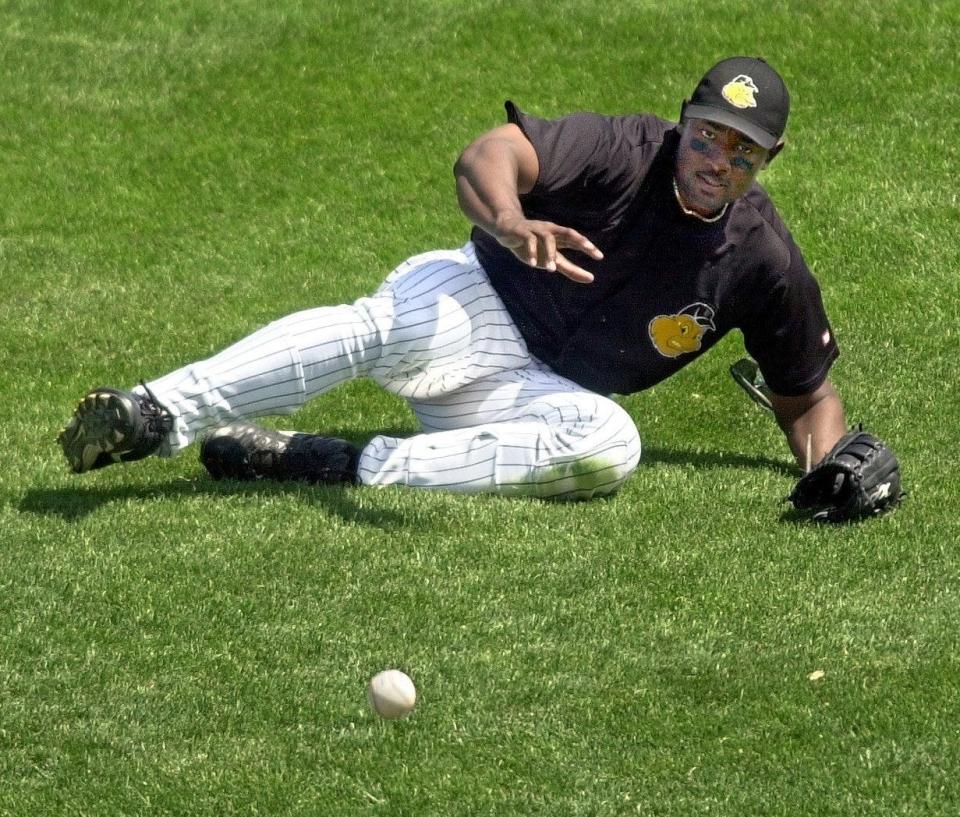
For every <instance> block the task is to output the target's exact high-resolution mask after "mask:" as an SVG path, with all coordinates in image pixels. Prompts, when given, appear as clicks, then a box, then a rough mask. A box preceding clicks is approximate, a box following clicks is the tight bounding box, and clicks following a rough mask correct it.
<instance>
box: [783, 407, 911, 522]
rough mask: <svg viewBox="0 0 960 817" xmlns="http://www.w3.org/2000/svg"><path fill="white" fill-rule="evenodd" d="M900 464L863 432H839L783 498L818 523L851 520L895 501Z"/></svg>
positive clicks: (898, 495) (900, 493)
mask: <svg viewBox="0 0 960 817" xmlns="http://www.w3.org/2000/svg"><path fill="white" fill-rule="evenodd" d="M903 497H904V493H903V491H901V490H900V464H899V463H898V462H897V457H896V455H895V454H894V453H893V451H891V450H890V448H889V447H887V445H886V444H885V443H884V442H883V441H882V440H879V439H878V438H877V437H874V436H873V435H872V434H870V433H868V432H866V431H864V430H863V426H861V427H860V428H858V429H854V430H852V431H850V432H848V433H846V434H844V435H843V436H842V437H841V438H840V440H839V441H838V442H837V444H836V445H835V446H834V447H833V448H832V449H831V450H830V452H829V453H828V454H827V455H826V456H825V457H824V458H823V459H822V460H820V462H819V463H817V464H816V465H815V466H814V467H813V468H812V469H811V470H810V472H809V473H807V474H805V475H804V476H803V477H801V478H800V481H799V482H798V483H797V485H796V487H795V488H794V489H793V492H792V493H791V494H790V496H788V497H787V499H788V500H789V501H790V502H792V503H793V507H794V508H796V509H797V510H800V511H813V514H812V518H813V519H814V520H816V521H818V522H854V521H856V520H858V519H863V518H865V517H868V516H875V515H876V514H880V513H883V512H884V511H887V510H890V509H892V508H894V507H896V506H897V505H899V504H900V501H901V500H902V499H903Z"/></svg>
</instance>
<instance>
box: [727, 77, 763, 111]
mask: <svg viewBox="0 0 960 817" xmlns="http://www.w3.org/2000/svg"><path fill="white" fill-rule="evenodd" d="M759 92H760V91H759V89H758V88H757V85H756V83H755V82H754V81H753V79H751V78H750V77H748V76H747V75H746V74H738V75H737V76H735V77H734V78H733V79H732V80H730V82H728V83H727V84H726V85H724V86H723V88H722V89H721V90H720V93H721V94H723V98H724V99H725V100H727V102H729V103H730V104H731V105H733V107H735V108H756V107H757V98H756V96H755V94H758V93H759Z"/></svg>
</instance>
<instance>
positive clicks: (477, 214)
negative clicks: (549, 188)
mask: <svg viewBox="0 0 960 817" xmlns="http://www.w3.org/2000/svg"><path fill="white" fill-rule="evenodd" d="M539 174H540V162H539V159H538V158H537V153H536V151H535V150H534V148H533V145H531V144H530V142H529V140H528V139H527V137H526V136H524V135H523V131H521V130H520V128H518V127H517V126H516V125H513V124H510V125H501V126H500V127H498V128H494V129H493V130H491V131H488V132H487V133H485V134H483V135H482V136H480V137H478V138H477V139H475V140H474V141H473V142H471V143H470V144H469V145H468V146H467V147H466V148H465V149H464V151H463V153H461V154H460V157H459V158H458V159H457V163H456V165H455V166H454V175H455V177H456V180H457V198H458V200H459V202H460V209H461V210H463V213H464V215H466V217H467V218H468V219H470V221H471V222H473V223H474V224H476V225H477V226H478V227H480V228H481V229H482V230H485V231H486V232H488V233H490V235H492V236H493V237H494V238H496V239H497V241H499V242H500V243H501V244H502V245H503V246H504V247H506V248H507V249H509V250H510V251H511V252H512V253H513V254H514V255H516V256H517V258H519V259H520V260H521V261H523V262H524V263H525V264H529V265H530V266H531V267H539V268H541V269H546V270H550V271H551V272H559V273H560V274H561V275H565V276H566V277H567V278H570V279H571V280H573V281H577V282H579V283H590V282H591V281H592V280H593V275H592V274H591V273H590V272H588V271H587V270H585V269H583V268H582V267H580V266H578V265H576V264H574V263H572V262H571V261H570V260H569V259H568V258H566V257H565V256H564V255H563V253H561V252H560V250H561V249H574V250H579V251H581V252H583V253H585V254H587V255H589V256H590V257H591V258H596V259H598V260H599V259H601V258H603V253H601V252H600V250H599V249H598V248H597V247H595V246H594V245H593V243H592V242H590V241H589V240H588V239H587V238H586V237H585V236H583V235H581V234H580V233H578V232H577V231H576V230H573V229H571V228H570V227H563V226H561V225H559V224H554V223H552V222H549V221H536V220H530V219H528V218H527V217H526V215H525V214H524V212H523V207H522V206H521V204H520V194H522V193H529V192H530V190H532V189H533V186H534V184H536V181H537V177H538V176H539Z"/></svg>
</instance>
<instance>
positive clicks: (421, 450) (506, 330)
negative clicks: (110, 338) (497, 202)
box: [147, 244, 640, 498]
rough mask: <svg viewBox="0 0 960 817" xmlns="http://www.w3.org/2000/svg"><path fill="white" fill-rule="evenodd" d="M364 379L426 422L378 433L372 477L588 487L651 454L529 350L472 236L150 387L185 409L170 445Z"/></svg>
mask: <svg viewBox="0 0 960 817" xmlns="http://www.w3.org/2000/svg"><path fill="white" fill-rule="evenodd" d="M356 377H370V378H372V379H373V380H375V381H376V382H377V383H379V384H380V385H381V386H383V387H384V388H385V389H387V390H389V391H391V392H393V393H394V394H397V395H400V396H402V397H405V398H407V399H408V400H409V402H410V405H411V407H412V408H413V410H414V411H415V413H416V414H417V417H418V418H419V420H420V422H421V425H422V428H423V433H421V434H418V435H415V436H413V437H410V438H407V439H400V438H395V437H386V436H378V437H376V438H374V439H373V440H371V442H370V443H369V444H368V445H367V446H366V447H365V448H364V449H363V452H362V455H361V459H360V478H361V481H362V482H363V483H365V484H368V485H389V484H396V483H401V484H406V485H416V486H420V487H428V488H443V489H447V490H453V491H471V492H478V491H485V492H497V493H510V494H526V495H534V496H544V497H548V496H549V497H556V496H562V497H568V498H587V497H590V496H594V495H598V494H604V493H610V492H611V491H613V490H615V489H616V488H617V487H619V485H620V484H622V482H623V481H624V480H625V479H626V478H627V476H628V475H629V474H630V473H631V472H632V471H633V469H634V468H635V467H636V464H637V461H638V460H639V456H640V441H639V437H638V435H637V432H636V428H635V426H634V424H633V422H632V420H631V419H630V417H629V416H628V415H627V413H626V412H625V411H623V409H621V408H620V407H619V406H618V405H617V404H616V403H614V402H613V401H612V400H610V399H608V398H605V397H601V396H600V395H597V394H594V393H592V392H589V391H586V390H584V389H582V388H581V387H579V386H577V385H576V384H575V383H573V382H571V381H569V380H567V379H565V378H563V377H560V376H559V375H557V374H555V373H554V372H552V371H551V370H550V369H549V368H548V367H546V366H545V365H543V364H542V363H540V362H539V361H537V360H535V359H533V358H532V357H531V356H530V355H529V353H528V352H527V348H526V345H525V344H524V342H523V339H522V338H521V337H520V335H519V333H518V331H517V329H516V327H515V326H514V324H513V321H512V320H511V319H510V316H509V314H508V313H507V311H506V309H505V308H504V307H503V304H502V303H501V301H500V299H499V297H498V296H497V294H496V293H495V292H494V290H493V289H492V287H491V286H490V284H489V282H488V280H487V277H486V273H484V271H483V269H482V268H481V267H480V265H479V264H478V263H477V261H476V257H475V255H474V253H473V246H472V245H471V244H467V245H466V246H465V247H464V248H462V249H461V250H450V251H438V252H431V253H425V254H424V255H420V256H416V257H414V258H411V259H409V260H407V261H405V262H404V263H403V264H401V265H400V266H399V267H397V269H395V270H394V271H393V272H392V273H391V274H390V275H389V276H388V277H387V279H386V281H384V283H383V284H382V285H381V287H380V288H379V289H378V290H377V291H376V292H375V293H374V294H373V295H372V296H370V297H368V298H361V299H359V300H357V301H355V302H354V303H353V304H348V305H343V306H336V307H318V308H315V309H308V310H304V311H302V312H296V313H294V314H292V315H289V316H287V317H285V318H281V319H280V320H278V321H275V322H273V323H271V324H269V325H268V326H266V327H264V328H263V329H261V330H259V331H257V332H255V333H253V334H252V335H250V336H248V337H247V338H244V339H243V340H241V341H239V342H238V343H236V344H234V345H233V346H230V347H229V348H227V349H225V350H224V351H223V352H220V353H219V354H217V355H215V356H213V357H211V358H209V359H207V360H204V361H200V362H197V363H192V364H190V365H187V366H184V367H183V368H181V369H178V370H176V371H174V372H171V373H170V374H168V375H166V376H164V377H161V378H158V379H157V380H154V381H152V382H150V383H148V384H147V385H148V387H149V388H150V390H151V391H152V392H153V393H154V394H155V395H156V397H157V399H158V400H159V401H160V403H162V404H163V405H164V406H165V407H166V408H167V409H168V410H170V412H171V413H172V414H173V415H174V417H175V426H174V430H173V432H172V433H171V435H170V439H169V441H168V444H167V445H165V446H164V450H163V452H162V453H164V454H168V455H169V454H172V453H174V452H176V451H178V450H179V449H181V448H183V447H185V446H187V445H189V444H190V443H191V442H192V441H193V440H194V439H195V438H196V437H197V436H199V435H202V434H203V433H205V432H206V431H208V430H210V429H212V428H215V427H217V426H220V425H224V424H226V423H228V422H231V421H232V420H235V419H237V418H240V417H256V416H264V415H277V414H288V413H292V412H294V411H296V410H297V409H298V408H300V406H302V405H303V404H304V403H305V402H307V401H308V400H310V399H312V398H313V397H316V396H317V395H319V394H322V393H323V392H325V391H328V390H329V389H332V388H334V387H335V386H337V385H338V384H340V383H343V382H345V381H347V380H350V379H353V378H356Z"/></svg>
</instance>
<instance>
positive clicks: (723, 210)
mask: <svg viewBox="0 0 960 817" xmlns="http://www.w3.org/2000/svg"><path fill="white" fill-rule="evenodd" d="M672 181H673V195H674V196H676V197H677V204H679V205H680V209H681V210H683V212H684V214H685V215H688V216H693V217H694V218H698V219H700V221H705V222H706V223H707V224H712V223H713V222H714V221H719V220H720V219H721V218H723V214H724V213H726V212H727V204H724V205H723V207H721V208H720V212H719V213H717V214H716V215H715V216H710V217H709V218H707V217H706V216H701V215H700V214H699V213H698V212H697V211H696V210H690V209H689V208H688V207H687V205H685V204H684V203H683V199H681V198H680V191H679V189H677V179H676V177H674V178H673V180H672Z"/></svg>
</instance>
